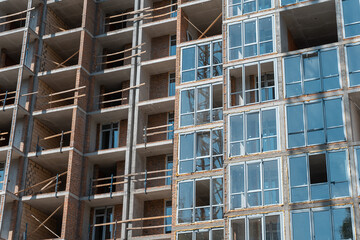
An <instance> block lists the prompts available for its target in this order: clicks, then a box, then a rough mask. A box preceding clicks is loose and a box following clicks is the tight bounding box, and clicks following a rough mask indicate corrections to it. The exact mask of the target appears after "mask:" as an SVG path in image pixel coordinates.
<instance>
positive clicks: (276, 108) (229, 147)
mask: <svg viewBox="0 0 360 240" xmlns="http://www.w3.org/2000/svg"><path fill="white" fill-rule="evenodd" d="M267 110H275V116H276V120H275V121H276V147H277V148H276V149H275V150H269V151H265V152H271V151H278V150H279V148H280V146H279V142H280V135H279V130H280V126H279V124H280V123H279V109H278V107H270V108H261V109H257V110H252V111H247V112H242V113H236V114H231V115H229V116H228V118H229V119H228V129H230V118H231V117H232V116H237V115H242V116H243V140H241V141H240V142H243V144H244V152H240V155H234V156H231V152H230V149H231V143H234V142H231V141H230V139H231V131H228V133H227V137H228V141H227V142H228V143H227V145H228V149H229V151H228V157H230V158H231V157H236V156H245V155H252V154H258V153H263V152H264V151H263V150H262V149H263V144H262V140H263V139H265V138H269V136H267V137H263V136H262V130H263V127H262V121H261V120H262V112H263V111H267ZM251 113H259V137H258V138H252V139H247V136H246V135H247V120H246V115H248V114H251ZM271 137H274V136H271ZM255 139H259V140H260V152H257V153H250V154H246V142H247V141H248V140H255ZM236 142H238V141H236Z"/></svg>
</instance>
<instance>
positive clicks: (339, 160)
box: [328, 151, 347, 182]
mask: <svg viewBox="0 0 360 240" xmlns="http://www.w3.org/2000/svg"><path fill="white" fill-rule="evenodd" d="M328 161H329V163H330V177H331V181H332V182H341V181H347V166H346V161H347V157H346V151H339V152H329V153H328Z"/></svg>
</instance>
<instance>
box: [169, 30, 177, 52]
mask: <svg viewBox="0 0 360 240" xmlns="http://www.w3.org/2000/svg"><path fill="white" fill-rule="evenodd" d="M173 37H175V39H172V38H173ZM174 41H175V54H173V55H171V47H172V46H174V45H171V44H172V43H173V42H174ZM176 41H177V36H176V34H172V35H169V56H176V52H177V46H176Z"/></svg>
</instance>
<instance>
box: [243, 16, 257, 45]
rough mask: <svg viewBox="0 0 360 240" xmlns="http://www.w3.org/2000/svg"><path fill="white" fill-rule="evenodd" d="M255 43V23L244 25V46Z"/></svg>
mask: <svg viewBox="0 0 360 240" xmlns="http://www.w3.org/2000/svg"><path fill="white" fill-rule="evenodd" d="M255 42H256V21H251V22H246V23H245V44H250V43H255Z"/></svg>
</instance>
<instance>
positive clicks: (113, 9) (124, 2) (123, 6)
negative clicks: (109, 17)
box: [98, 0, 134, 14]
mask: <svg viewBox="0 0 360 240" xmlns="http://www.w3.org/2000/svg"><path fill="white" fill-rule="evenodd" d="M98 2H99V5H100V7H101V9H102V10H103V11H104V12H105V13H106V14H115V13H119V12H121V11H125V10H127V9H130V8H132V9H133V8H134V0H120V1H119V0H99V1H98Z"/></svg>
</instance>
